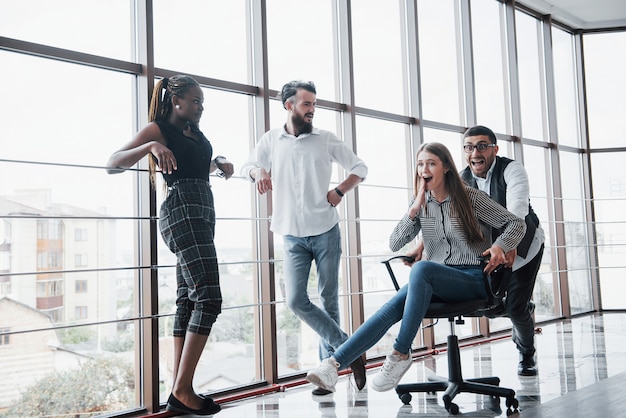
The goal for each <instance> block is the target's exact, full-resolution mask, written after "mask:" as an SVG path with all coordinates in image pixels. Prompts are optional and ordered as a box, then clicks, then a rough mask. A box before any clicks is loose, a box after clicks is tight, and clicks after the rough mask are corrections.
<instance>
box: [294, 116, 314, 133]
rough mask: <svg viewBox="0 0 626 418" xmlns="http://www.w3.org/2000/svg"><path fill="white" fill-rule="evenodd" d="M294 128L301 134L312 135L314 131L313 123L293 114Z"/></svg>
mask: <svg viewBox="0 0 626 418" xmlns="http://www.w3.org/2000/svg"><path fill="white" fill-rule="evenodd" d="M291 122H292V123H293V127H294V128H295V129H296V131H298V132H299V133H301V134H310V133H311V132H312V131H313V122H307V121H305V120H304V118H303V117H301V116H300V115H297V114H295V113H294V114H293V116H292V117H291Z"/></svg>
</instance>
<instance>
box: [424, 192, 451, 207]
mask: <svg viewBox="0 0 626 418" xmlns="http://www.w3.org/2000/svg"><path fill="white" fill-rule="evenodd" d="M426 201H428V202H435V203H437V204H439V205H440V204H441V203H444V202H448V201H450V193H448V195H447V196H446V198H445V199H443V201H442V202H441V203H439V202H438V201H437V199H435V197H434V196H433V195H432V193H431V192H430V190H427V191H426Z"/></svg>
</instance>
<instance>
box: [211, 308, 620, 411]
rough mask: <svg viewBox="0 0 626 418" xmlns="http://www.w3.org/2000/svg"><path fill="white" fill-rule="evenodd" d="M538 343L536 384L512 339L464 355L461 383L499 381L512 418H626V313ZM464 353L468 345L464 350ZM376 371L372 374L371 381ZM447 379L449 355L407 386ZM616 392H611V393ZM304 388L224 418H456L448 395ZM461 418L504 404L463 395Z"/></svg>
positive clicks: (556, 330)
mask: <svg viewBox="0 0 626 418" xmlns="http://www.w3.org/2000/svg"><path fill="white" fill-rule="evenodd" d="M540 327H541V333H538V334H537V335H536V345H537V354H538V362H537V365H538V367H539V375H538V376H537V377H520V376H518V375H517V362H518V358H517V350H516V349H515V346H514V344H513V343H512V342H511V340H510V339H509V338H502V339H499V340H496V341H493V342H490V343H488V344H480V345H474V346H466V347H463V348H462V349H461V363H462V368H463V377H464V378H472V377H478V376H499V377H500V379H501V381H500V386H503V387H509V388H512V389H514V390H515V392H516V396H517V399H518V401H519V408H518V410H517V411H516V412H515V413H513V414H512V416H518V417H524V418H537V417H567V418H574V417H593V418H595V417H602V418H604V417H626V395H624V394H625V393H626V313H605V314H603V315H598V314H596V315H586V316H582V317H578V318H575V319H572V320H568V321H559V322H555V323H549V324H542V325H540ZM461 344H462V345H463V342H462V343H461ZM377 371H378V368H372V369H369V370H368V379H369V380H371V378H372V377H373V376H374V375H375V373H376V372H377ZM434 373H437V374H440V375H444V376H445V375H447V358H446V354H445V353H441V354H437V355H434V356H427V357H424V358H420V359H417V360H415V361H414V362H413V365H412V367H411V369H410V370H409V372H408V373H407V374H406V375H405V376H404V377H403V379H402V382H401V383H408V382H417V381H425V380H426V376H428V375H429V374H434ZM608 388H611V389H612V390H607V389H608ZM312 389H313V386H311V385H310V384H305V385H301V386H297V387H292V388H289V389H287V390H285V391H284V392H279V393H271V394H267V395H262V396H258V397H255V398H249V399H244V400H240V401H236V402H229V403H225V404H223V410H222V411H221V412H220V413H219V414H216V415H215V416H216V417H219V418H248V417H250V418H252V417H255V418H278V417H281V418H304V417H320V418H344V417H376V418H378V417H380V418H387V417H398V418H401V417H402V418H408V417H441V416H453V415H451V414H450V413H449V412H448V411H446V409H445V408H444V406H443V402H442V400H441V396H442V393H441V392H438V393H437V394H436V395H433V394H424V393H420V394H413V398H412V401H411V403H410V404H409V405H404V404H403V403H402V402H401V401H400V399H399V398H398V396H397V394H396V393H395V391H393V390H392V391H389V392H383V393H379V392H375V391H373V390H371V389H369V388H368V387H366V388H364V389H363V390H362V391H357V390H356V388H355V387H354V384H353V381H352V378H351V375H344V376H341V377H340V379H339V383H338V384H337V392H335V393H334V394H331V395H326V396H313V395H312V394H311V390H312ZM454 402H455V403H456V404H457V405H458V407H459V414H458V415H457V416H466V417H500V416H503V417H506V416H507V408H506V405H505V401H504V399H502V400H501V401H500V402H499V403H496V404H494V403H493V402H492V401H491V400H490V398H489V397H486V396H482V395H473V394H466V393H462V394H459V395H457V396H456V397H455V398H454Z"/></svg>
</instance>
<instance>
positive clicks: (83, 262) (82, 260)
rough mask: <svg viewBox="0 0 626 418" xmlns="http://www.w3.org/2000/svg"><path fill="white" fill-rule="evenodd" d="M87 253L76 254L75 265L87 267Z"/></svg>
mask: <svg viewBox="0 0 626 418" xmlns="http://www.w3.org/2000/svg"><path fill="white" fill-rule="evenodd" d="M87 258H88V256H87V254H75V255H74V266H76V267H86V266H87Z"/></svg>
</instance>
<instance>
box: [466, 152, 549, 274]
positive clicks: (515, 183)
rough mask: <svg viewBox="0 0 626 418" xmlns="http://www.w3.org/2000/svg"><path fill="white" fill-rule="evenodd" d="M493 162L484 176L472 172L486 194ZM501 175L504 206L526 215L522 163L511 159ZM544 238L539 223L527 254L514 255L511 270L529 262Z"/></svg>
mask: <svg viewBox="0 0 626 418" xmlns="http://www.w3.org/2000/svg"><path fill="white" fill-rule="evenodd" d="M495 162H496V161H495V160H494V161H493V164H491V168H489V171H487V176H486V177H485V178H482V177H477V176H475V175H474V173H473V172H472V177H474V180H476V184H477V185H478V189H479V190H482V191H483V192H485V193H487V194H490V190H491V189H490V188H491V176H492V174H493V169H494V167H495V166H496V164H495ZM503 176H504V181H505V182H506V206H507V207H506V208H507V209H508V211H509V212H511V213H513V214H514V215H515V216H518V217H520V218H522V219H524V218H525V217H526V215H528V201H529V193H530V186H529V182H528V173H526V169H525V168H524V166H523V165H522V163H520V162H519V161H515V160H513V161H511V162H510V163H509V165H507V166H506V167H505V169H504V173H503ZM544 240H545V233H544V231H543V228H541V225H539V226H538V227H537V229H536V230H535V236H534V237H533V240H532V242H531V243H530V248H529V249H528V255H527V256H526V258H522V257H520V256H519V255H518V256H517V257H515V261H514V262H513V270H517V269H519V268H520V267H523V266H525V265H526V264H527V263H528V262H530V260H532V259H533V258H535V256H536V255H537V254H538V253H539V250H540V249H541V244H543V243H544Z"/></svg>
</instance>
